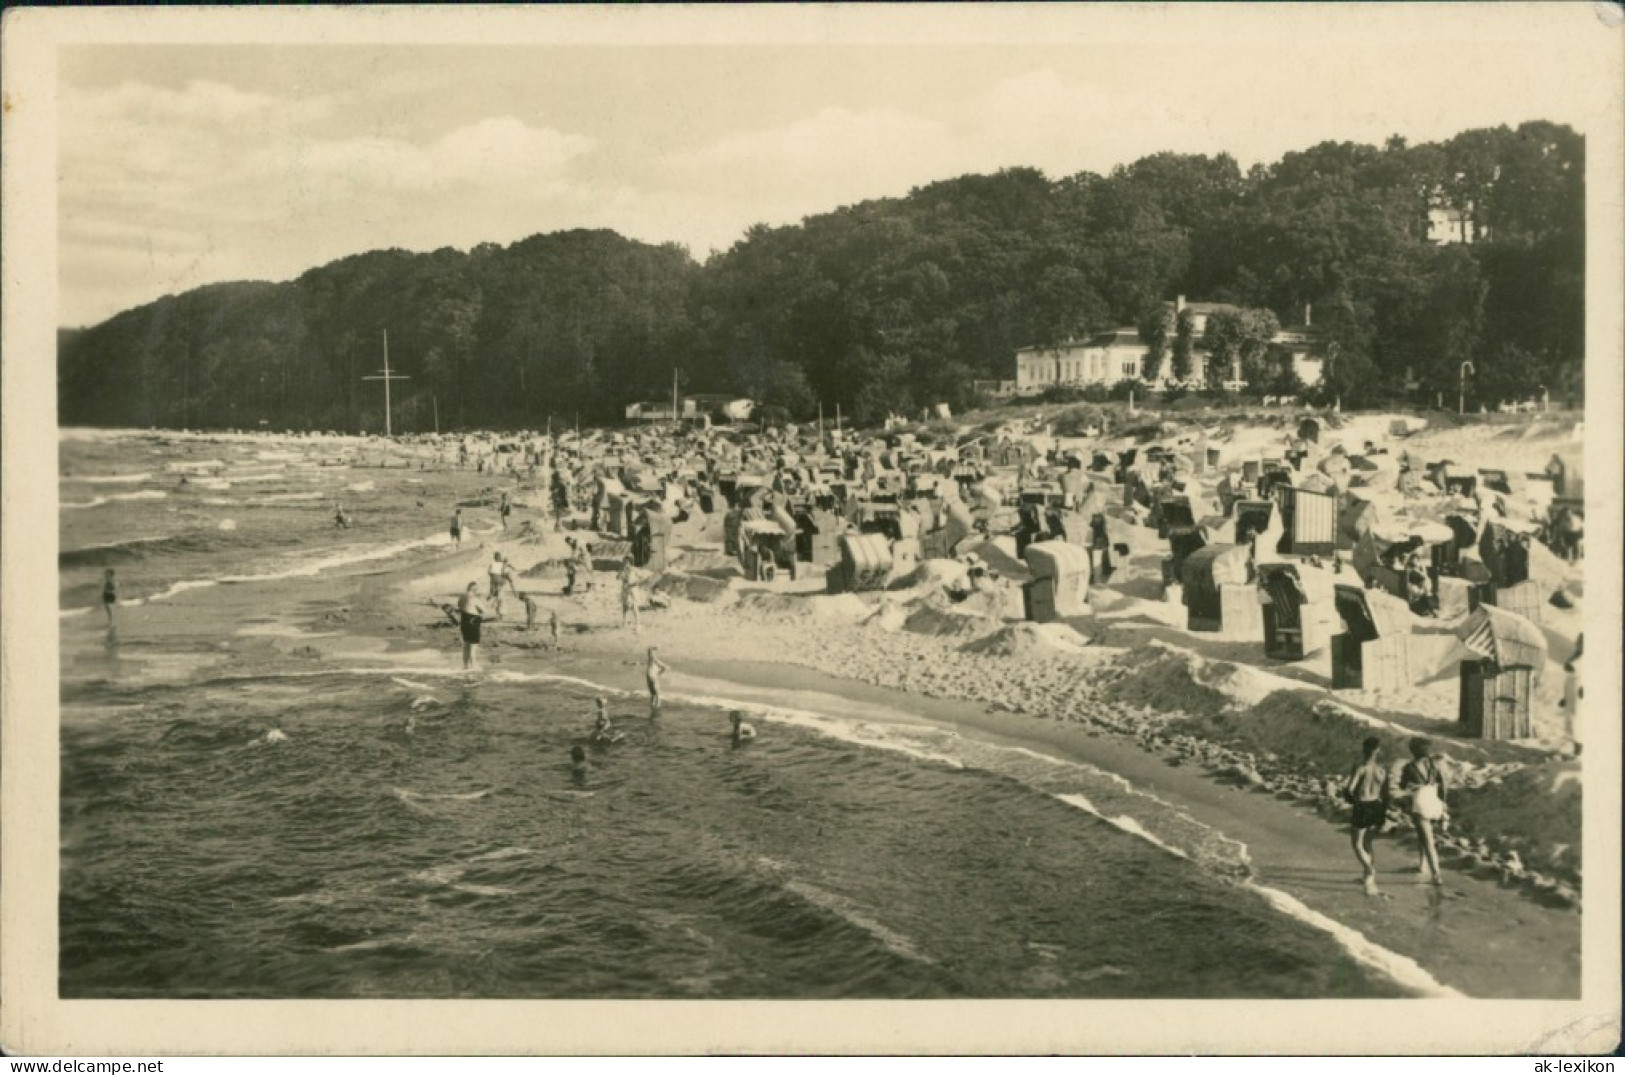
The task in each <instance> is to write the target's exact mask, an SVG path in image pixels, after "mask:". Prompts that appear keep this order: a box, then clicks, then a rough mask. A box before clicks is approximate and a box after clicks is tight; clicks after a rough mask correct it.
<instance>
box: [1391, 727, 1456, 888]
mask: <svg viewBox="0 0 1625 1075" xmlns="http://www.w3.org/2000/svg"><path fill="white" fill-rule="evenodd" d="M1410 749H1411V760H1410V761H1408V762H1406V763H1405V765H1404V767H1403V768H1401V769H1400V771H1399V793H1398V795H1397V796H1396V798H1399V799H1401V800H1404V801H1406V803H1407V809H1408V811H1409V812H1410V815H1411V824H1413V825H1415V826H1416V839H1417V845H1418V846H1417V852H1418V854H1419V855H1420V856H1421V864H1420V865H1419V866H1418V867H1417V872H1419V873H1423V874H1427V875H1429V879H1430V880H1431V881H1432V882H1433V883H1434V884H1435V885H1442V884H1444V877H1443V876H1442V875H1441V874H1440V872H1439V848H1438V846H1437V845H1436V844H1435V842H1434V836H1433V826H1434V823H1435V822H1438V823H1440V824H1441V826H1442V825H1444V824H1447V823H1448V822H1447V821H1446V814H1447V812H1448V811H1447V810H1446V807H1445V790H1446V788H1445V781H1444V772H1443V771H1442V770H1441V769H1440V768H1439V762H1438V760H1437V759H1435V758H1434V757H1433V755H1432V749H1433V744H1432V743H1431V742H1429V741H1428V740H1426V739H1423V738H1421V737H1418V738H1415V739H1412V740H1411V742H1410Z"/></svg>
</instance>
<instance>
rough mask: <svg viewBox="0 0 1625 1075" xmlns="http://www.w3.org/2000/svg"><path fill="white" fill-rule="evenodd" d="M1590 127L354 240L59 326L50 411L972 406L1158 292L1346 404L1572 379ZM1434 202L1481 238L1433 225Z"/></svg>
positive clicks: (244, 418)
mask: <svg viewBox="0 0 1625 1075" xmlns="http://www.w3.org/2000/svg"><path fill="white" fill-rule="evenodd" d="M1584 171H1585V158H1584V140H1583V139H1582V138H1581V136H1579V135H1578V134H1576V133H1575V132H1574V131H1572V130H1570V129H1568V128H1566V127H1561V126H1556V125H1553V124H1548V123H1530V124H1525V125H1524V126H1522V127H1519V128H1517V129H1516V130H1511V129H1507V128H1497V129H1494V130H1479V131H1469V132H1466V133H1463V134H1461V135H1458V136H1457V137H1455V138H1453V139H1451V140H1449V141H1448V142H1443V143H1430V144H1426V145H1419V146H1407V145H1405V144H1404V143H1403V142H1402V141H1399V140H1397V139H1396V140H1391V141H1390V142H1389V144H1387V145H1386V146H1383V147H1375V146H1365V145H1354V144H1349V143H1323V144H1321V145H1318V146H1315V147H1313V148H1311V149H1308V150H1305V151H1304V152H1301V153H1291V154H1288V155H1286V156H1285V157H1284V158H1282V159H1281V160H1280V161H1279V162H1277V163H1275V164H1272V165H1268V166H1259V167H1256V168H1254V169H1252V170H1251V171H1249V172H1247V173H1243V172H1242V171H1241V170H1240V169H1239V168H1238V167H1237V165H1236V163H1235V162H1234V161H1233V160H1232V159H1230V158H1229V157H1227V156H1222V155H1221V156H1217V157H1202V156H1180V155H1174V154H1159V155H1157V156H1153V157H1148V158H1145V159H1143V160H1140V161H1138V162H1136V163H1134V164H1132V165H1128V166H1126V167H1122V168H1118V169H1115V170H1114V171H1113V172H1112V173H1111V174H1110V175H1107V176H1098V175H1092V174H1088V173H1083V174H1079V175H1076V176H1071V177H1067V178H1063V179H1060V180H1055V181H1052V180H1049V179H1047V178H1046V177H1045V176H1043V175H1042V174H1041V173H1039V172H1037V171H1033V170H1030V169H1012V170H1007V171H1003V172H1000V173H999V174H997V175H991V176H964V177H961V178H958V179H950V180H946V181H943V182H940V183H934V184H931V185H929V186H926V187H923V188H919V189H916V190H914V191H912V192H910V193H909V194H908V195H907V196H906V197H899V198H889V199H883V200H879V201H873V202H866V203H863V204H860V205H855V206H849V207H845V208H842V209H838V210H836V211H834V212H830V213H826V214H822V215H819V216H814V217H809V218H808V219H806V220H804V221H803V222H802V223H800V224H799V225H793V226H788V227H778V228H770V227H763V226H758V227H755V228H752V229H751V230H750V231H749V232H748V233H747V234H746V235H745V236H744V237H743V238H742V239H741V240H740V241H739V242H738V243H736V244H735V245H734V246H733V247H732V248H731V249H729V250H727V251H725V252H722V253H719V254H717V255H715V256H713V257H712V258H711V259H710V260H709V261H707V262H706V263H705V264H704V265H701V264H698V263H696V262H695V261H694V260H693V259H692V258H690V257H689V256H688V254H687V253H686V252H684V251H683V250H682V249H681V248H679V247H677V246H674V245H663V246H659V247H655V246H649V245H646V244H643V243H637V242H633V241H631V240H627V239H624V238H622V237H620V236H618V235H616V234H614V233H613V232H606V231H572V232H561V233H555V234H550V235H539V236H534V237H532V238H529V239H525V240H523V241H521V242H518V243H515V244H514V245H512V246H509V247H506V248H502V247H498V246H495V245H491V244H486V245H482V246H479V247H476V248H475V249H474V250H472V251H470V252H468V253H462V252H459V251H455V250H450V249H445V250H439V251H435V252H434V253H430V254H411V253H407V252H404V251H400V250H388V251H376V252H372V253H367V254H361V255H358V256H355V257H350V258H345V259H343V260H340V261H337V262H333V263H331V264H329V265H325V266H322V267H320V268H316V269H312V270H310V271H309V272H307V273H305V274H304V275H303V276H301V277H300V278H299V279H297V280H294V281H291V282H288V283H281V284H270V283H233V284H219V285H214V286H210V287H204V288H199V289H197V290H195V291H191V292H188V293H186V294H183V295H178V296H171V297H169V298H165V299H161V300H159V301H157V302H154V303H151V304H149V305H146V306H143V307H140V308H138V309H135V310H130V311H127V312H125V313H122V314H119V315H118V316H116V317H114V318H112V319H110V320H108V321H106V322H104V323H102V324H100V325H97V326H95V327H92V328H89V329H86V330H83V331H76V332H64V333H62V334H60V336H59V349H60V354H59V369H60V390H59V391H60V398H59V403H60V420H61V421H62V422H63V423H64V424H91V425H141V426H146V425H158V426H191V427H223V426H238V427H254V426H256V425H257V424H258V423H259V422H261V421H262V420H263V421H264V422H266V423H268V424H269V425H270V426H272V427H274V428H283V427H293V428H317V429H329V428H330V429H341V430H355V429H363V428H364V429H369V430H377V429H381V428H382V426H383V417H382V393H381V391H380V389H379V386H378V385H377V384H376V383H370V382H364V381H362V380H361V378H362V377H363V376H364V375H368V374H372V373H375V372H376V371H377V369H378V367H379V366H380V365H381V363H382V357H383V355H382V340H381V334H382V331H383V330H385V329H387V330H388V332H389V347H390V361H391V365H392V366H393V367H394V368H395V369H397V370H398V371H399V372H401V373H403V374H406V375H407V376H409V377H410V378H411V379H410V380H409V381H405V382H401V383H400V384H398V385H396V387H395V406H396V410H395V426H396V428H397V429H398V430H425V429H429V428H432V426H433V422H434V415H435V411H436V409H437V410H438V418H439V423H440V427H441V428H442V429H456V428H468V427H518V426H539V425H541V424H542V423H543V422H544V421H545V419H546V416H548V415H552V416H554V417H555V419H559V420H564V421H569V420H572V419H573V416H575V415H576V414H578V413H579V415H580V416H581V418H582V419H583V420H601V419H606V418H611V417H614V416H617V415H619V414H620V411H621V408H622V406H623V405H624V404H625V403H626V402H628V401H631V400H634V399H641V398H645V397H647V398H652V399H661V398H669V395H670V392H671V383H672V374H673V370H674V369H675V370H680V371H681V378H682V386H683V388H684V390H685V391H729V392H740V393H743V394H747V395H750V396H752V397H754V398H756V399H758V400H761V401H763V402H766V403H775V404H779V405H782V406H784V407H786V408H788V409H789V410H790V411H791V412H792V413H796V414H800V415H807V414H810V413H811V412H812V410H813V409H814V408H816V406H817V404H818V402H819V401H822V402H823V403H824V404H825V406H826V407H830V408H833V406H834V405H835V404H836V403H837V402H838V403H840V404H841V405H842V406H843V407H844V408H845V410H846V413H847V414H849V415H852V416H854V417H856V418H859V419H873V418H876V417H879V416H881V415H884V414H885V413H886V412H887V411H888V410H910V409H913V408H916V407H918V406H920V405H923V404H927V403H934V402H938V401H947V402H950V403H952V404H954V405H956V406H959V407H963V406H965V405H967V404H968V403H970V402H971V382H972V380H973V379H976V378H1008V377H1010V376H1011V370H1012V362H1013V357H1012V356H1013V353H1014V351H1015V349H1016V348H1018V347H1023V346H1027V345H1030V344H1043V343H1053V342H1058V341H1060V340H1063V339H1067V338H1071V337H1078V336H1083V335H1086V334H1089V333H1092V332H1096V331H1100V330H1104V329H1108V328H1114V327H1117V326H1122V325H1135V324H1139V323H1142V322H1143V321H1145V320H1146V315H1147V314H1148V312H1149V311H1151V310H1153V309H1155V308H1156V304H1157V303H1160V302H1161V301H1163V300H1165V299H1168V298H1171V297H1172V296H1174V295H1175V294H1184V295H1187V296H1189V297H1190V298H1192V299H1202V300H1209V301H1221V302H1232V303H1237V304H1239V305H1243V306H1250V307H1260V308H1266V309H1269V310H1271V311H1273V312H1274V313H1275V314H1276V316H1277V317H1278V318H1279V319H1280V320H1281V322H1282V323H1295V322H1298V321H1300V320H1301V317H1302V311H1303V309H1304V307H1305V306H1306V305H1308V304H1313V308H1314V320H1315V323H1316V325H1317V326H1319V327H1320V328H1322V329H1323V330H1324V332H1325V340H1326V343H1327V346H1328V350H1329V352H1330V355H1331V361H1330V363H1329V374H1328V379H1329V380H1330V381H1331V382H1332V390H1333V391H1336V392H1339V393H1340V394H1341V396H1342V398H1343V402H1344V405H1345V406H1355V405H1359V404H1361V403H1375V402H1381V401H1385V400H1389V399H1394V398H1398V396H1399V394H1400V393H1402V392H1403V391H1404V388H1403V382H1404V379H1405V374H1406V372H1407V370H1409V371H1412V372H1413V374H1414V376H1415V378H1416V380H1417V381H1418V382H1419V383H1420V385H1421V390H1420V391H1421V393H1422V396H1423V398H1426V399H1429V400H1431V398H1432V396H1433V392H1434V391H1444V392H1446V394H1448V395H1451V396H1453V395H1454V393H1455V389H1456V385H1457V380H1458V376H1459V368H1460V363H1461V362H1463V361H1471V362H1473V363H1474V365H1475V368H1476V370H1477V374H1476V376H1475V378H1474V380H1473V381H1472V382H1471V390H1470V393H1469V394H1470V397H1471V398H1474V399H1479V400H1483V401H1485V402H1489V403H1491V404H1493V403H1495V402H1498V401H1499V400H1501V399H1503V398H1511V397H1515V396H1520V395H1524V394H1527V393H1529V392H1532V391H1536V390H1537V389H1538V387H1540V386H1544V387H1546V388H1547V389H1549V390H1550V391H1551V392H1552V394H1553V396H1554V397H1559V396H1562V395H1566V394H1578V393H1580V392H1582V391H1583V384H1582V383H1581V381H1582V376H1583V366H1584V307H1583V300H1584V254H1585V231H1584V200H1585V187H1584ZM1430 208H1435V209H1438V208H1453V209H1455V210H1458V211H1459V212H1460V213H1461V214H1462V215H1463V217H1464V218H1465V219H1464V221H1463V222H1458V223H1457V224H1456V225H1454V226H1455V227H1456V228H1457V229H1458V230H1460V228H1462V227H1467V228H1470V229H1471V232H1472V236H1473V238H1474V241H1472V242H1462V243H1453V244H1444V245H1440V244H1436V243H1434V242H1432V241H1430V239H1429V236H1428V213H1429V209H1430Z"/></svg>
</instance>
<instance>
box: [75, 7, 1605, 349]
mask: <svg viewBox="0 0 1625 1075" xmlns="http://www.w3.org/2000/svg"><path fill="white" fill-rule="evenodd" d="M1464 7H1473V8H1474V9H1473V10H1471V11H1466V10H1464V12H1463V15H1465V16H1471V17H1472V20H1473V21H1471V22H1469V21H1468V20H1467V19H1449V20H1440V19H1433V20H1431V21H1412V22H1403V21H1401V22H1397V23H1394V24H1392V25H1391V26H1387V27H1386V28H1385V27H1383V26H1377V25H1375V24H1376V23H1377V22H1380V20H1381V17H1387V15H1386V14H1385V15H1383V16H1380V17H1379V16H1369V17H1362V18H1361V19H1350V18H1345V19H1343V22H1342V23H1341V24H1339V25H1338V26H1335V27H1334V26H1330V25H1328V24H1325V23H1321V24H1318V25H1317V26H1315V27H1313V29H1314V30H1315V31H1316V32H1303V30H1301V29H1299V30H1297V31H1291V30H1290V28H1289V26H1288V23H1287V21H1280V22H1276V23H1272V24H1269V25H1265V24H1261V23H1259V22H1258V21H1257V20H1256V19H1254V20H1252V21H1248V20H1246V19H1243V18H1240V17H1238V18H1236V19H1235V20H1234V21H1228V20H1227V21H1222V22H1215V21H1214V20H1213V18H1211V17H1209V18H1205V19H1190V20H1186V19H1181V18H1179V17H1177V16H1178V13H1170V12H1169V11H1168V10H1166V9H1160V10H1159V9H1155V8H1141V9H1138V10H1137V11H1136V12H1134V13H1133V17H1132V18H1130V17H1129V16H1128V15H1126V14H1122V15H1117V16H1114V17H1113V18H1112V19H1111V20H1108V21H1109V25H1107V24H1106V23H1105V22H1101V21H1099V20H1097V21H1096V22H1090V21H1088V20H1084V21H1082V22H1080V21H1078V19H1076V18H1075V17H1074V18H1070V19H1068V20H1062V19H1058V18H1052V19H1050V20H1049V21H1048V22H1045V21H1044V20H1043V19H1042V18H1039V19H1033V18H1030V17H1028V18H1021V19H1016V18H1011V19H1009V20H1007V21H1006V22H1004V23H1002V24H1000V25H1002V26H1003V27H1004V28H1006V29H1011V30H1012V32H1009V33H1005V34H1003V35H1002V36H1001V35H999V34H992V35H987V36H988V38H989V39H986V40H983V39H978V38H975V36H974V35H970V36H966V35H952V34H949V35H936V36H935V37H934V36H933V34H931V33H930V32H928V31H925V30H922V32H919V33H910V32H908V30H907V28H906V27H905V28H904V31H903V32H900V33H899V32H894V31H892V30H890V29H888V32H886V33H873V34H863V33H858V34H853V33H851V32H846V33H834V32H830V33H811V34H806V33H803V34H800V35H789V37H788V39H783V40H780V39H771V40H756V41H741V40H739V39H738V38H737V36H735V37H733V38H729V37H728V36H727V35H716V37H715V39H714V40H713V39H711V38H710V37H707V35H705V34H699V35H686V36H685V35H668V36H664V37H663V36H661V35H659V34H649V35H644V38H645V40H643V41H639V42H637V43H628V44H618V43H612V42H611V41H610V40H609V39H607V38H604V37H603V35H596V36H594V35H588V36H587V37H578V38H577V39H573V40H570V41H568V42H562V43H537V38H538V37H541V36H546V35H539V34H537V33H535V32H530V33H528V34H516V35H515V40H513V41H512V42H511V43H482V44H463V43H451V44H426V43H422V42H417V43H410V42H408V43H400V42H398V41H392V43H389V44H367V43H351V44H310V43H288V44H253V45H236V44H219V43H214V44H206V45H169V44H162V45H160V44H142V43H109V44H75V45H71V46H65V47H63V48H62V49H60V51H59V53H58V66H57V72H58V74H57V92H58V98H57V109H58V111H57V119H58V124H57V132H58V148H57V153H58V180H57V210H58V214H57V238H58V253H59V264H58V282H59V308H58V323H59V324H62V325H67V326H80V325H89V324H94V323H96V322H99V321H101V320H103V319H105V318H107V317H109V316H111V315H113V314H114V313H117V312H119V311H120V310H123V309H127V308H130V307H132V306H136V305H139V304H141V303H144V302H149V301H152V300H153V299H156V298H159V297H161V296H163V295H166V294H173V293H178V292H181V291H185V290H187V289H189V288H192V287H196V286H199V285H201V284H206V283H212V282H218V281H223V280H238V279H260V280H287V279H292V278H294V277H296V276H297V275H299V274H300V273H301V272H303V271H304V270H306V269H308V268H311V267H314V266H316V265H320V264H323V263H325V262H327V261H331V260H333V259H335V258H339V257H343V256H345V255H349V254H354V253H359V252H362V251H365V250H371V249H377V248H384V247H401V248H405V249H409V250H433V249H436V248H439V247H443V246H453V247H457V248H459V249H467V248H469V247H471V246H473V245H474V244H476V243H480V242H495V243H500V244H508V243H511V242H514V241H516V240H518V239H521V238H524V237H526V236H529V235H533V234H536V233H538V232H549V231H558V230H566V229H570V228H613V229H614V230H616V231H618V232H620V233H622V234H623V235H627V236H630V237H632V238H635V239H640V240H644V241H647V242H673V241H674V242H678V243H681V244H683V245H685V246H686V247H687V248H688V249H689V251H690V253H692V254H693V255H694V256H695V257H696V258H699V259H702V260H703V259H704V258H705V257H707V256H708V255H709V254H710V253H711V252H712V251H718V250H725V249H727V248H728V247H729V246H731V245H732V244H733V243H734V242H736V241H737V240H738V239H740V238H741V237H742V235H743V233H744V232H745V230H746V229H747V228H748V227H750V226H751V225H752V224H756V223H766V224H775V225H777V224H786V223H794V222H796V221H798V220H800V219H802V218H803V217H805V216H807V215H810V214H814V213H818V212H822V211H826V210H830V209H834V208H836V207H838V206H841V205H845V204H850V203H852V202H855V201H860V200H863V199H866V198H875V197H886V196H895V195H903V194H906V193H907V192H908V191H909V189H910V188H912V187H914V186H918V185H920V184H923V183H928V182H931V181H933V180H937V179H945V178H950V177H952V176H955V175H962V174H965V173H968V172H991V171H995V170H997V169H999V168H1002V167H1009V166H1017V165H1027V166H1033V167H1037V168H1040V169H1042V170H1043V171H1044V172H1045V173H1046V174H1048V175H1049V176H1051V177H1052V178H1059V177H1061V176H1066V175H1071V174H1075V173H1077V172H1080V171H1092V172H1105V171H1109V170H1110V169H1111V168H1112V167H1113V166H1116V165H1119V164H1126V163H1130V162H1132V161H1134V160H1136V159H1138V158H1140V157H1142V156H1145V155H1148V154H1151V153H1155V152H1159V151H1164V150H1169V151H1174V152H1181V153H1210V154H1211V153H1220V152H1224V153H1229V154H1230V155H1232V156H1233V157H1235V158H1236V159H1237V160H1238V161H1239V163H1240V164H1241V166H1242V167H1243V168H1245V167H1248V166H1249V165H1251V164H1254V163H1257V162H1269V161H1273V160H1275V159H1278V158H1279V157H1280V156H1281V154H1283V153H1285V152H1288V151H1291V150H1295V149H1303V148H1306V147H1308V146H1310V145H1313V144H1315V143H1317V142H1321V141H1326V140H1338V141H1342V140H1352V141H1362V142H1370V143H1381V142H1382V141H1383V140H1384V139H1386V138H1387V137H1388V136H1390V135H1392V134H1399V135H1402V136H1404V137H1405V138H1407V139H1409V140H1410V141H1412V142H1417V141H1428V140H1434V139H1440V138H1447V137H1449V136H1451V135H1453V134H1455V133H1457V132H1459V131H1461V130H1465V129H1468V128H1472V127H1479V126H1493V125H1496V124H1502V123H1505V124H1509V125H1516V124H1517V123H1520V122H1523V121H1525V120H1530V119H1549V120H1553V121H1557V122H1565V123H1569V124H1570V125H1572V126H1574V127H1576V128H1577V129H1579V130H1581V131H1582V132H1584V131H1585V128H1586V122H1587V117H1588V113H1587V112H1586V111H1585V108H1584V104H1583V98H1584V95H1583V94H1581V93H1578V92H1576V85H1575V82H1574V80H1572V79H1564V78H1562V77H1554V71H1560V70H1561V62H1560V60H1557V59H1555V58H1554V56H1555V54H1554V53H1553V51H1552V50H1551V49H1549V48H1545V47H1542V42H1541V41H1540V40H1539V39H1538V35H1535V37H1533V38H1532V37H1531V36H1530V35H1529V34H1528V33H1527V32H1519V31H1520V27H1516V26H1510V25H1509V26H1506V27H1499V28H1498V24H1497V23H1496V21H1495V19H1493V18H1488V19H1487V18H1485V16H1484V11H1483V9H1478V8H1476V6H1464ZM712 10H713V11H717V10H720V9H712ZM939 10H940V9H939ZM922 13H924V12H922ZM1024 14H1025V15H1027V16H1031V15H1032V12H1031V11H1030V10H1029V11H1026V12H1025V13H1024ZM1040 14H1041V15H1042V14H1045V13H1042V12H1041V13H1040ZM1067 14H1068V15H1070V16H1075V15H1076V14H1077V13H1076V12H1070V13H1067ZM1208 15H1209V16H1211V15H1212V13H1211V12H1209V13H1208ZM622 17H623V18H625V17H627V16H626V15H625V14H624V13H622ZM631 17H633V18H636V17H637V16H636V15H633V16H631ZM527 25H532V24H527ZM916 25H918V26H921V27H924V26H925V24H923V23H920V24H916ZM934 25H936V26H943V25H946V23H940V22H939V23H936V24H934ZM1097 27H1098V28H1099V32H1095V30H1096V28H1097ZM353 36H354V35H352V37H353ZM420 36H421V35H420ZM565 36H567V35H565ZM770 36H771V35H770ZM944 36H945V38H946V39H937V38H939V37H944ZM679 37H683V38H684V39H683V40H678V39H677V38H679ZM485 40H486V41H489V40H490V35H485ZM1554 65H1555V66H1554Z"/></svg>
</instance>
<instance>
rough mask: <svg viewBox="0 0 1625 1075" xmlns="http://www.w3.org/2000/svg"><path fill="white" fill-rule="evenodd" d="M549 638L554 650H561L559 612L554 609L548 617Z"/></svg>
mask: <svg viewBox="0 0 1625 1075" xmlns="http://www.w3.org/2000/svg"><path fill="white" fill-rule="evenodd" d="M547 636H548V639H549V640H550V641H551V642H552V644H553V648H554V649H558V648H559V610H558V609H556V608H555V609H553V610H552V611H550V612H549V613H548V615H547Z"/></svg>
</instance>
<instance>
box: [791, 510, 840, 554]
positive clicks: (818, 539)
mask: <svg viewBox="0 0 1625 1075" xmlns="http://www.w3.org/2000/svg"><path fill="white" fill-rule="evenodd" d="M843 529H845V527H844V526H843V525H842V523H841V517H840V516H839V515H836V514H835V513H834V512H833V511H829V510H826V509H823V508H807V509H804V510H802V511H798V512H796V556H797V557H798V558H799V559H802V560H805V561H807V562H808V563H810V564H817V565H819V566H823V565H825V564H832V563H835V562H836V561H837V560H839V559H840V558H841V547H840V537H841V531H842V530H843Z"/></svg>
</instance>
